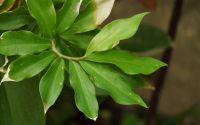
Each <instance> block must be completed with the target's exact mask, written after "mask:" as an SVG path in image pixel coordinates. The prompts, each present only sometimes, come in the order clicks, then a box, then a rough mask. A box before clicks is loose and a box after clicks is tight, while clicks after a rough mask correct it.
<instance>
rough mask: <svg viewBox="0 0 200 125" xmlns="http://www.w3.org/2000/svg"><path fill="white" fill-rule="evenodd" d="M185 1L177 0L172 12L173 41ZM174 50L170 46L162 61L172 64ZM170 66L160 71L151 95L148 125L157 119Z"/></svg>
mask: <svg viewBox="0 0 200 125" xmlns="http://www.w3.org/2000/svg"><path fill="white" fill-rule="evenodd" d="M183 3H184V0H176V1H175V5H174V9H173V12H172V17H171V21H170V25H169V30H168V34H169V36H170V37H171V39H172V40H173V41H174V40H175V38H176V32H177V28H178V24H179V21H180V17H181V11H182V7H183ZM172 52H173V47H170V48H168V49H166V50H165V51H164V53H163V56H162V61H163V62H165V63H167V64H168V65H170V62H171V57H172ZM168 68H169V67H168ZM168 68H163V69H162V70H160V71H159V72H158V74H159V77H158V79H157V80H156V85H155V91H154V92H153V94H152V97H151V101H150V109H149V110H148V112H147V116H146V125H151V124H152V121H153V120H154V119H155V116H156V112H157V108H158V103H159V99H160V95H161V92H162V89H163V86H164V83H165V79H166V74H167V72H168Z"/></svg>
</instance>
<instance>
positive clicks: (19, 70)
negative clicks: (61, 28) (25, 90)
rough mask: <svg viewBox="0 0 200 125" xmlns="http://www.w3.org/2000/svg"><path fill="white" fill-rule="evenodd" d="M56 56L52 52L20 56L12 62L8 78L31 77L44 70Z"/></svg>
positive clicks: (18, 79)
mask: <svg viewBox="0 0 200 125" xmlns="http://www.w3.org/2000/svg"><path fill="white" fill-rule="evenodd" d="M54 58H55V55H54V54H53V53H52V52H43V53H41V54H40V55H27V56H23V57H20V58H18V59H16V60H15V61H13V62H12V63H11V64H10V66H9V69H8V71H9V72H8V78H10V79H11V80H14V81H21V80H24V79H26V78H31V77H33V76H35V75H37V74H38V73H40V72H41V71H42V70H44V69H45V68H46V67H47V66H48V65H49V63H50V62H51V61H52V60H53V59H54ZM4 78H6V75H5V76H4Z"/></svg>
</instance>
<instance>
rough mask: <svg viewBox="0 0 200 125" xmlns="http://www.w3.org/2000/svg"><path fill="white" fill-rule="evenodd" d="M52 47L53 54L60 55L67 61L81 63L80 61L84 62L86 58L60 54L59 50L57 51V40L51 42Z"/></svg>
mask: <svg viewBox="0 0 200 125" xmlns="http://www.w3.org/2000/svg"><path fill="white" fill-rule="evenodd" d="M51 45H52V50H53V52H54V53H55V54H56V55H58V56H59V57H61V58H63V59H66V60H74V61H79V60H83V59H84V58H85V56H81V57H71V56H66V55H63V54H62V53H60V52H59V51H58V50H57V49H56V41H55V40H51Z"/></svg>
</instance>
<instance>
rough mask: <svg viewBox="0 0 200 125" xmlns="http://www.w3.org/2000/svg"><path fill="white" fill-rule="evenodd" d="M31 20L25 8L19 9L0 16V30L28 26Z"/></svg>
mask: <svg viewBox="0 0 200 125" xmlns="http://www.w3.org/2000/svg"><path fill="white" fill-rule="evenodd" d="M31 21H32V18H31V17H30V16H29V15H28V13H27V11H26V10H25V8H23V7H21V8H18V9H16V10H14V11H10V12H7V13H1V14H0V30H14V29H18V28H20V27H22V26H24V25H27V24H29V23H30V22H31Z"/></svg>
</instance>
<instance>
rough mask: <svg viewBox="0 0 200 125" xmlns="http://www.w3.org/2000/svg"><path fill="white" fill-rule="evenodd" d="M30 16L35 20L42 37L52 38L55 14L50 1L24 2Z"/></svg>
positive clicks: (30, 0)
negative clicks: (42, 34)
mask: <svg viewBox="0 0 200 125" xmlns="http://www.w3.org/2000/svg"><path fill="white" fill-rule="evenodd" d="M26 3H27V6H28V8H29V12H30V14H31V15H32V16H33V17H34V18H35V19H36V21H37V23H38V24H39V26H40V28H41V30H42V31H43V33H44V35H45V36H47V37H53V36H54V35H55V28H56V12H55V8H54V5H53V2H52V0H26Z"/></svg>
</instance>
